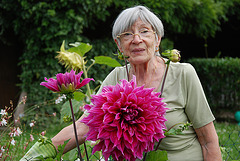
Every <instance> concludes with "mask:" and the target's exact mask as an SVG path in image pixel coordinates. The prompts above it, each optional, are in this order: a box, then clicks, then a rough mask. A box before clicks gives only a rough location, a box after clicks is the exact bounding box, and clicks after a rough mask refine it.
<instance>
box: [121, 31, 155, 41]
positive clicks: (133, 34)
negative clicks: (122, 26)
mask: <svg viewBox="0 0 240 161" xmlns="http://www.w3.org/2000/svg"><path fill="white" fill-rule="evenodd" d="M141 31H151V32H153V34H156V32H155V31H153V30H149V29H145V30H140V31H138V33H133V32H123V33H121V34H118V35H117V38H118V39H120V38H121V36H122V35H124V34H126V33H129V34H131V35H132V36H133V37H132V38H134V36H135V35H138V36H139V38H140V39H142V37H141V35H140V33H141ZM129 40H130V39H129Z"/></svg>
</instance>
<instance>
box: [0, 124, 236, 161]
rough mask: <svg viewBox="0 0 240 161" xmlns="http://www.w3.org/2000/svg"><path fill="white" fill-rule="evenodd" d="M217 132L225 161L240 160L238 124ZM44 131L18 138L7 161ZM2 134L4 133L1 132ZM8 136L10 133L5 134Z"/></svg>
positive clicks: (56, 129) (53, 131)
mask: <svg viewBox="0 0 240 161" xmlns="http://www.w3.org/2000/svg"><path fill="white" fill-rule="evenodd" d="M62 127H63V126H57V125H56V124H55V125H53V126H50V127H49V128H47V129H46V131H47V134H46V135H47V137H49V138H51V137H53V136H54V135H56V134H57V133H58V132H59V131H60V130H61V128H62ZM215 127H216V131H217V134H218V136H219V142H220V146H221V147H222V148H221V149H222V155H223V160H228V161H231V160H240V126H238V125H237V124H230V123H215ZM42 130H43V129H42V128H39V127H35V129H34V130H33V132H31V129H27V130H26V131H24V132H23V134H22V135H21V137H16V145H15V146H13V145H10V149H9V152H10V156H9V157H8V158H7V159H6V160H9V161H10V160H12V161H16V160H19V159H20V158H21V157H22V156H23V154H24V153H26V151H27V150H28V149H29V148H30V147H31V146H32V145H33V143H34V142H35V141H36V140H37V138H38V134H39V133H41V131H42ZM1 134H2V131H1ZM5 134H6V135H7V134H8V132H5ZM30 134H33V136H34V138H35V140H34V141H33V142H29V135H30ZM7 138H8V136H2V138H1V142H0V145H2V144H4V143H5V145H9V144H7V142H6V140H7ZM27 142H29V144H28V146H27V148H26V150H24V147H25V146H26V143H27ZM74 153H75V150H73V151H72V152H70V153H67V154H65V156H64V158H68V157H70V156H73V155H74ZM89 153H90V152H89Z"/></svg>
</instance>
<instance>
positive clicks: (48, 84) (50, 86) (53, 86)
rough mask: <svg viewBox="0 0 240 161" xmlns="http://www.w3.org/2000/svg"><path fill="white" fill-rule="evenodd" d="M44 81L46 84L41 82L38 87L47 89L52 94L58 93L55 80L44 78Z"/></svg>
mask: <svg viewBox="0 0 240 161" xmlns="http://www.w3.org/2000/svg"><path fill="white" fill-rule="evenodd" d="M45 80H46V81H47V82H41V83H40V85H42V86H45V87H47V88H48V89H50V90H51V91H53V92H59V88H58V85H57V80H55V79H52V78H50V79H47V78H46V77H45Z"/></svg>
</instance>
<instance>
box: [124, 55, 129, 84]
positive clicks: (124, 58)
mask: <svg viewBox="0 0 240 161" xmlns="http://www.w3.org/2000/svg"><path fill="white" fill-rule="evenodd" d="M124 61H125V66H126V71H127V79H128V82H129V73H128V68H127V60H126V58H125V57H124Z"/></svg>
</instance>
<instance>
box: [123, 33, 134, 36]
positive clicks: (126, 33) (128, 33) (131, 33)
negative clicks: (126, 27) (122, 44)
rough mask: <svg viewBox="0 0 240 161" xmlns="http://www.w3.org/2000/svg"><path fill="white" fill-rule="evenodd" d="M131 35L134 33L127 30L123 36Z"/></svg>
mask: <svg viewBox="0 0 240 161" xmlns="http://www.w3.org/2000/svg"><path fill="white" fill-rule="evenodd" d="M130 35H132V33H130V32H126V33H124V34H123V36H130Z"/></svg>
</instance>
